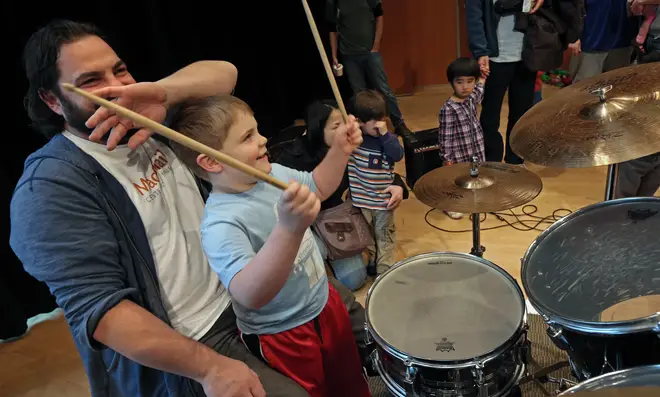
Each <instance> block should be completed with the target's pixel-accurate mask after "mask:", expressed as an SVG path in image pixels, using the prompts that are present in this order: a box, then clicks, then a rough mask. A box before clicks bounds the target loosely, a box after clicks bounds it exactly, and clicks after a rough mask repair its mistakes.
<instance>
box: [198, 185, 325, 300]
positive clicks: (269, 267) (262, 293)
mask: <svg viewBox="0 0 660 397" xmlns="http://www.w3.org/2000/svg"><path fill="white" fill-rule="evenodd" d="M320 209H321V202H320V201H319V199H318V198H317V196H316V195H315V194H314V193H313V192H312V191H310V189H309V188H308V187H307V186H305V185H300V183H298V182H293V181H292V182H291V183H290V184H289V187H288V188H287V189H286V190H285V191H284V193H283V194H282V198H281V200H280V203H279V204H278V211H277V213H278V216H279V221H278V223H277V225H276V226H275V228H273V231H272V232H271V233H270V235H269V236H268V239H267V240H266V242H265V244H264V245H263V247H261V249H260V250H259V252H257V253H256V255H255V256H254V257H253V258H252V259H251V260H250V261H249V262H248V263H247V264H246V265H245V266H244V267H243V268H242V269H241V270H239V271H238V272H237V273H236V274H235V275H234V276H233V278H231V280H226V279H225V278H224V277H223V274H221V275H220V276H221V277H220V279H221V280H222V281H223V282H225V283H226V284H228V285H229V292H230V293H231V296H232V298H233V299H234V300H235V301H237V302H238V303H240V304H241V305H243V306H245V307H248V308H251V309H260V308H261V307H263V306H265V305H266V304H267V303H268V302H270V301H271V300H272V299H273V298H275V296H277V294H278V293H279V292H280V290H281V289H282V287H283V286H284V284H285V283H286V280H287V279H288V278H289V275H290V274H291V266H292V264H293V263H294V261H295V259H296V255H297V254H298V250H299V248H300V243H301V242H302V238H303V235H304V234H305V231H306V230H307V228H309V226H310V225H311V224H312V223H313V222H314V219H316V216H317V215H318V213H319V210H320ZM213 235H214V233H213V232H210V233H209V236H213ZM225 235H226V234H225V233H219V234H218V236H225ZM211 238H214V237H211ZM235 244H236V242H235ZM218 249H219V250H220V249H222V250H225V251H226V248H224V247H220V246H219V247H218ZM208 256H209V258H210V260H211V261H212V262H213V260H214V258H215V255H214V254H213V253H211V254H210V255H208ZM230 277H231V276H230V275H229V276H227V278H230Z"/></svg>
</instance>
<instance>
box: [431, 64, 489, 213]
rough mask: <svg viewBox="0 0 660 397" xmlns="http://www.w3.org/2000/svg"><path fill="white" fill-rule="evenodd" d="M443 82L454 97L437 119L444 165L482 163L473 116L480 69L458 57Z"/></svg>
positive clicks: (479, 135) (481, 139)
mask: <svg viewBox="0 0 660 397" xmlns="http://www.w3.org/2000/svg"><path fill="white" fill-rule="evenodd" d="M485 72H486V71H484V73H485ZM447 80H449V83H450V84H451V86H452V88H453V89H454V95H452V96H451V97H450V98H449V99H447V101H446V102H445V103H444V105H442V109H440V115H439V116H438V119H439V122H440V128H439V140H440V155H441V156H442V158H443V161H444V165H451V164H454V163H465V162H472V157H473V156H476V157H477V160H478V161H479V162H482V161H485V157H486V156H485V153H484V133H483V130H482V129H481V124H480V123H479V116H478V115H477V105H479V104H480V103H481V101H482V100H483V99H484V82H485V79H484V76H483V74H482V70H480V68H479V64H478V63H477V61H476V60H474V59H470V58H458V59H457V60H455V61H454V62H452V63H451V64H450V65H449V66H448V67H447ZM445 213H446V214H447V215H448V216H449V217H450V218H452V219H460V218H462V217H463V214H461V213H458V212H451V211H445Z"/></svg>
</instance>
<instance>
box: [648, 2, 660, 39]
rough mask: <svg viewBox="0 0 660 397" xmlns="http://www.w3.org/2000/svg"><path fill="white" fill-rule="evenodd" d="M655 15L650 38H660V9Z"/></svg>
mask: <svg viewBox="0 0 660 397" xmlns="http://www.w3.org/2000/svg"><path fill="white" fill-rule="evenodd" d="M655 15H656V16H655V20H654V21H653V23H652V24H651V29H649V36H651V37H660V7H659V8H658V11H657V12H656V14H655Z"/></svg>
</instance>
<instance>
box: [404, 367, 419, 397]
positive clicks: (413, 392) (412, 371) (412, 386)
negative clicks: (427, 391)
mask: <svg viewBox="0 0 660 397" xmlns="http://www.w3.org/2000/svg"><path fill="white" fill-rule="evenodd" d="M404 364H405V365H406V378H405V379H404V380H403V383H404V385H403V386H404V389H405V390H406V396H413V397H417V396H419V393H418V392H417V376H418V375H419V369H418V368H417V367H414V366H413V363H412V362H411V361H410V360H406V361H405V363H404Z"/></svg>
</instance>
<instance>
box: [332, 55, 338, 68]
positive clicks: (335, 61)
mask: <svg viewBox="0 0 660 397" xmlns="http://www.w3.org/2000/svg"><path fill="white" fill-rule="evenodd" d="M337 65H339V59H337V57H332V66H337Z"/></svg>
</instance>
